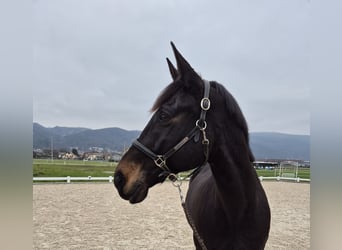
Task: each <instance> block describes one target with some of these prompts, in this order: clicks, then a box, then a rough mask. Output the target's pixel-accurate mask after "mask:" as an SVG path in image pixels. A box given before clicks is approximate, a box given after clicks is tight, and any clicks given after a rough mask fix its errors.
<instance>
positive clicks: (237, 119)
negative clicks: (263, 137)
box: [211, 81, 255, 162]
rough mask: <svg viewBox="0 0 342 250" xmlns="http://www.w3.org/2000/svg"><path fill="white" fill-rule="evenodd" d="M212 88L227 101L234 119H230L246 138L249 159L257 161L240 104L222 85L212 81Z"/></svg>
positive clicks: (227, 109)
mask: <svg viewBox="0 0 342 250" xmlns="http://www.w3.org/2000/svg"><path fill="white" fill-rule="evenodd" d="M211 86H213V88H214V89H215V90H216V92H217V94H218V95H220V96H222V98H223V100H224V101H225V103H224V105H225V109H226V111H227V115H228V116H230V117H231V118H232V119H230V120H231V121H232V122H234V123H235V124H236V126H237V127H238V128H240V129H241V130H242V133H243V135H244V137H245V140H246V143H247V145H248V151H249V159H250V162H253V161H254V160H255V158H254V156H253V153H252V151H251V149H250V147H249V133H248V125H247V121H246V119H245V117H244V115H243V113H242V111H241V109H240V106H239V104H238V103H237V101H236V100H235V98H234V97H233V96H232V94H231V93H230V92H229V91H228V90H227V89H226V88H225V87H224V86H223V85H222V84H220V83H218V82H215V81H212V82H211Z"/></svg>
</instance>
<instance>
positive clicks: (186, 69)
mask: <svg viewBox="0 0 342 250" xmlns="http://www.w3.org/2000/svg"><path fill="white" fill-rule="evenodd" d="M171 46H172V49H173V53H174V54H175V57H176V61H177V70H178V72H179V74H180V75H182V76H184V75H185V74H186V73H190V72H191V73H195V74H196V75H197V73H196V72H195V71H194V70H193V68H192V67H191V65H190V64H189V63H188V62H187V61H186V60H185V58H184V57H183V56H182V55H181V53H179V51H178V50H177V48H176V46H175V45H174V43H173V42H171Z"/></svg>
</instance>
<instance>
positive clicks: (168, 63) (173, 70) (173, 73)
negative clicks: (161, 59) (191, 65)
mask: <svg viewBox="0 0 342 250" xmlns="http://www.w3.org/2000/svg"><path fill="white" fill-rule="evenodd" d="M166 61H167V65H169V70H170V74H171V76H172V79H173V80H176V78H177V76H178V71H177V69H176V68H175V66H173V64H172V62H171V61H170V60H169V58H166Z"/></svg>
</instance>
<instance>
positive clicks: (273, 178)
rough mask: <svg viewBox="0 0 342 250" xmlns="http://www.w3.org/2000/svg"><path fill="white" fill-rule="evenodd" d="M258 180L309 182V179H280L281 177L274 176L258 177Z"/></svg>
mask: <svg viewBox="0 0 342 250" xmlns="http://www.w3.org/2000/svg"><path fill="white" fill-rule="evenodd" d="M259 180H260V181H263V180H277V181H295V182H310V179H305V178H299V177H282V176H276V177H263V176H259Z"/></svg>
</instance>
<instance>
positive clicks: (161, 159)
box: [132, 80, 210, 181]
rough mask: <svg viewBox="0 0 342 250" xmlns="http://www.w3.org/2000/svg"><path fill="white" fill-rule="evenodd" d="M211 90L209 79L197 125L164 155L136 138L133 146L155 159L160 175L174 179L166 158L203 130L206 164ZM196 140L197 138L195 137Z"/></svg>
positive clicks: (206, 159) (205, 82) (206, 83)
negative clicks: (207, 117) (207, 115)
mask: <svg viewBox="0 0 342 250" xmlns="http://www.w3.org/2000/svg"><path fill="white" fill-rule="evenodd" d="M209 92H210V83H209V81H207V80H204V97H203V98H202V100H201V114H200V117H199V119H198V120H197V121H196V123H195V127H194V128H193V129H192V130H191V131H190V132H189V133H188V134H187V135H186V136H185V137H184V138H183V139H182V140H181V141H180V142H178V143H177V144H176V145H175V146H174V147H173V148H171V149H170V150H169V151H167V152H166V153H165V154H163V155H157V154H155V153H154V152H153V151H152V150H150V149H149V148H148V147H146V146H145V145H144V144H142V143H141V142H139V141H138V140H135V141H134V142H133V144H132V145H133V146H134V147H136V148H137V149H138V150H140V151H141V152H142V153H144V154H145V155H147V156H148V157H149V158H151V159H152V160H153V161H154V164H155V165H156V166H157V167H159V168H160V169H162V170H163V172H162V173H161V174H160V176H165V177H167V176H169V178H170V179H171V180H172V181H174V180H175V178H176V176H175V175H174V174H172V172H171V170H170V169H169V167H168V166H167V164H166V160H167V159H168V158H169V157H171V156H172V155H173V154H175V153H176V152H177V151H178V150H179V149H180V148H182V147H183V146H184V145H185V144H186V143H187V142H188V141H190V140H191V139H192V138H193V137H195V136H196V135H197V134H199V132H202V136H203V140H202V144H203V145H204V147H205V149H204V155H205V161H204V163H203V164H202V165H204V164H205V163H206V162H207V161H208V157H209V140H208V139H207V137H206V133H205V130H206V128H207V122H206V120H205V118H206V114H207V111H208V110H209V109H210V100H209ZM195 141H198V139H197V140H196V137H195Z"/></svg>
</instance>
